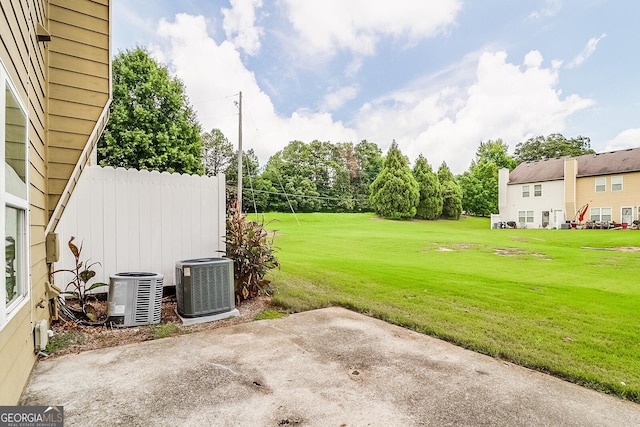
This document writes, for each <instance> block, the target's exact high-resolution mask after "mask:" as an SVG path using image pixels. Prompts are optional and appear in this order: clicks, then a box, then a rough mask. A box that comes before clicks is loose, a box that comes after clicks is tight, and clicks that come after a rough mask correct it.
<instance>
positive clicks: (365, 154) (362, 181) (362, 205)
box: [351, 139, 383, 211]
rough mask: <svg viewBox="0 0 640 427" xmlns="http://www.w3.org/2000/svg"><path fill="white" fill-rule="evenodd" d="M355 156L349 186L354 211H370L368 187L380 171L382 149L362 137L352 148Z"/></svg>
mask: <svg viewBox="0 0 640 427" xmlns="http://www.w3.org/2000/svg"><path fill="white" fill-rule="evenodd" d="M353 153H354V157H355V165H356V169H355V171H356V172H355V175H352V179H351V186H352V188H353V197H354V199H355V203H354V210H355V211H371V210H373V208H372V206H371V201H370V199H369V188H370V187H371V184H372V183H373V181H375V179H376V178H377V176H378V174H380V172H381V171H382V166H383V159H382V150H381V149H380V147H378V145H377V144H376V143H374V142H369V141H367V140H366V139H363V140H362V141H360V142H359V143H357V144H356V145H355V147H354V148H353Z"/></svg>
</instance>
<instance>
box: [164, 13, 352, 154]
mask: <svg viewBox="0 0 640 427" xmlns="http://www.w3.org/2000/svg"><path fill="white" fill-rule="evenodd" d="M158 35H159V36H161V37H162V38H161V39H159V41H160V43H161V44H160V45H157V46H154V47H153V52H154V56H156V57H157V58H162V60H163V61H165V62H166V63H167V64H168V65H169V66H170V68H171V69H172V70H173V72H174V73H175V74H176V75H177V76H178V77H179V78H180V79H181V80H182V81H183V82H184V83H185V86H186V88H187V93H188V95H189V98H190V100H191V103H192V105H193V106H194V108H195V110H196V111H197V113H198V119H199V120H200V122H201V123H202V125H203V128H204V130H206V131H209V130H211V129H213V128H218V129H220V130H221V131H222V132H223V133H224V134H225V136H226V137H227V138H228V139H229V140H230V141H231V142H233V143H234V144H235V143H237V135H238V109H237V107H236V105H235V104H234V101H235V100H237V99H238V97H237V93H238V92H239V91H242V94H243V124H244V126H243V128H244V131H243V147H244V148H245V149H247V150H248V149H251V148H253V149H254V150H255V151H256V154H257V155H258V157H259V158H260V161H261V164H264V162H266V160H268V159H269V157H270V156H272V155H273V154H275V152H276V151H278V150H280V149H282V148H283V147H284V146H285V145H286V144H287V143H288V142H289V141H292V140H294V139H297V140H301V141H305V142H309V141H312V140H314V139H319V140H322V141H333V142H338V141H353V140H355V137H356V134H355V132H354V131H353V130H351V129H348V128H346V127H345V126H344V125H343V124H342V123H340V122H336V121H334V120H332V118H331V115H329V114H326V113H313V112H304V111H299V112H296V113H294V114H292V115H291V116H290V117H279V116H278V115H277V114H276V112H275V110H274V107H273V104H272V102H271V100H270V98H269V97H268V96H267V95H266V94H265V93H264V92H263V91H262V90H261V89H260V87H259V86H258V84H257V82H256V78H255V75H254V74H253V73H252V72H251V71H249V70H247V69H246V68H245V66H244V64H243V63H242V61H241V58H240V53H239V52H238V50H237V48H236V47H235V46H234V45H233V44H232V43H230V42H228V41H224V42H222V43H220V44H217V43H216V42H215V41H214V40H213V39H212V38H210V37H209V36H208V35H207V23H206V21H205V19H204V18H203V17H202V16H190V15H186V14H178V15H176V18H175V21H174V22H169V21H166V20H162V21H161V22H160V24H159V26H158Z"/></svg>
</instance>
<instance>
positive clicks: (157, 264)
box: [54, 166, 226, 291]
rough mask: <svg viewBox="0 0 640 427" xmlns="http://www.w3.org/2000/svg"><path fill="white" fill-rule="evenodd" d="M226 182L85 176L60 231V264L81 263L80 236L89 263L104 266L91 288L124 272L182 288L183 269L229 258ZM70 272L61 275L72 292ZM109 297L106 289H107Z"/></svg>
mask: <svg viewBox="0 0 640 427" xmlns="http://www.w3.org/2000/svg"><path fill="white" fill-rule="evenodd" d="M225 210H226V207H225V179H224V175H220V176H217V177H206V176H197V175H180V174H169V173H167V172H163V173H159V172H148V171H137V170H133V169H128V170H127V169H123V168H118V169H114V168H111V167H104V168H103V167H100V166H90V167H88V168H86V169H85V170H84V171H83V172H82V176H81V177H80V179H79V181H78V185H77V186H76V188H75V189H74V191H73V194H72V195H71V198H70V199H69V203H68V204H67V206H66V208H65V210H64V213H63V215H62V217H61V220H60V223H59V224H58V226H57V227H56V230H55V232H56V233H58V240H59V243H60V260H59V262H57V263H55V265H54V269H56V270H57V269H70V268H73V267H74V265H75V260H74V258H73V255H72V253H71V251H70V250H69V247H68V245H67V243H68V241H69V238H70V237H71V236H75V237H76V240H75V241H74V243H76V244H77V245H78V246H79V245H80V244H82V245H83V249H82V254H81V260H87V259H89V260H90V262H95V261H97V262H99V263H100V265H95V266H94V270H95V271H96V273H97V275H96V278H95V279H94V280H93V281H92V282H91V283H93V282H94V281H97V282H103V283H109V276H110V275H112V274H115V273H123V272H154V273H161V274H162V275H163V276H164V284H165V286H167V285H174V284H175V277H174V276H175V264H176V262H178V261H182V260H185V259H192V258H204V257H221V256H223V255H224V250H225V245H224V235H225ZM70 277H71V276H69V275H68V274H66V273H64V274H63V273H58V274H56V275H55V276H54V283H55V284H56V285H57V286H58V287H64V286H65V285H66V283H67V282H68V281H69V280H70ZM104 291H106V289H104Z"/></svg>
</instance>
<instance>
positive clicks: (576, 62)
mask: <svg viewBox="0 0 640 427" xmlns="http://www.w3.org/2000/svg"><path fill="white" fill-rule="evenodd" d="M605 37H607V34H606V33H602V35H601V36H600V37H592V38H590V39H589V41H588V42H587V45H586V46H585V47H584V49H583V50H582V52H580V54H578V56H576V57H575V58H573V61H571V62H570V63H569V64H567V68H575V67H579V66H580V65H582V63H583V62H584V61H586V60H587V58H589V57H590V56H591V55H593V52H595V51H596V48H597V47H598V43H599V42H600V40H602V39H603V38H605Z"/></svg>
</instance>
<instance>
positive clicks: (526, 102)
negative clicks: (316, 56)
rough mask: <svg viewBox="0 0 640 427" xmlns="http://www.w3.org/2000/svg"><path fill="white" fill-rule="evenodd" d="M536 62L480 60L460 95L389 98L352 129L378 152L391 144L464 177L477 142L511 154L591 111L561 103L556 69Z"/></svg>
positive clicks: (535, 55) (577, 103)
mask: <svg viewBox="0 0 640 427" xmlns="http://www.w3.org/2000/svg"><path fill="white" fill-rule="evenodd" d="M542 62H543V58H542V55H541V54H540V52H537V51H531V52H529V53H528V54H527V55H526V56H525V60H524V64H523V65H522V66H518V65H515V64H511V63H509V62H507V54H506V53H505V52H495V53H484V54H482V55H481V56H480V58H479V60H478V62H477V68H476V71H475V80H474V82H473V83H472V84H471V85H469V86H467V88H466V89H464V90H463V88H462V87H456V86H445V87H442V88H439V89H437V90H435V91H428V90H426V91H425V90H424V89H423V90H422V91H418V90H416V88H415V87H412V89H411V90H410V91H406V92H404V91H403V92H396V93H394V94H392V95H390V96H389V97H386V98H385V99H382V100H378V101H377V102H374V103H371V104H369V105H366V106H365V107H363V108H362V110H361V111H360V114H359V118H358V129H359V130H360V132H361V133H365V132H366V131H372V133H373V134H374V135H377V137H378V140H377V141H376V142H378V143H381V142H383V141H380V139H379V138H380V136H382V137H383V139H384V142H385V144H388V143H389V142H390V141H391V139H394V138H395V139H396V141H397V142H398V144H399V145H400V148H401V149H402V150H403V152H404V153H405V154H407V155H409V157H410V158H415V157H416V156H417V155H418V154H420V153H422V154H424V155H425V156H426V157H427V158H428V160H429V161H430V163H431V164H432V166H433V167H438V166H439V165H440V163H442V161H446V162H447V164H448V165H449V167H450V168H451V169H452V170H453V171H454V173H460V172H463V171H464V170H466V169H467V168H468V166H469V163H470V161H471V159H473V157H474V155H475V151H476V149H477V147H478V145H479V143H480V142H481V141H487V140H489V139H492V140H493V139H497V138H502V140H503V141H505V142H506V143H507V144H510V146H511V148H512V149H513V148H514V147H515V144H517V143H518V142H520V141H523V140H525V139H527V138H529V137H532V136H535V135H543V134H549V133H552V132H561V131H563V129H564V128H565V122H566V120H567V118H568V117H569V116H571V115H572V114H573V113H575V112H577V111H579V110H581V109H584V108H587V107H588V106H591V105H593V101H592V100H590V99H584V98H581V97H579V96H577V95H569V96H566V97H564V98H563V97H562V94H561V91H560V90H559V89H557V86H558V84H559V76H558V68H557V67H556V66H553V65H552V67H551V68H544V67H543V66H542ZM363 137H366V136H363ZM381 145H382V144H381Z"/></svg>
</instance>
